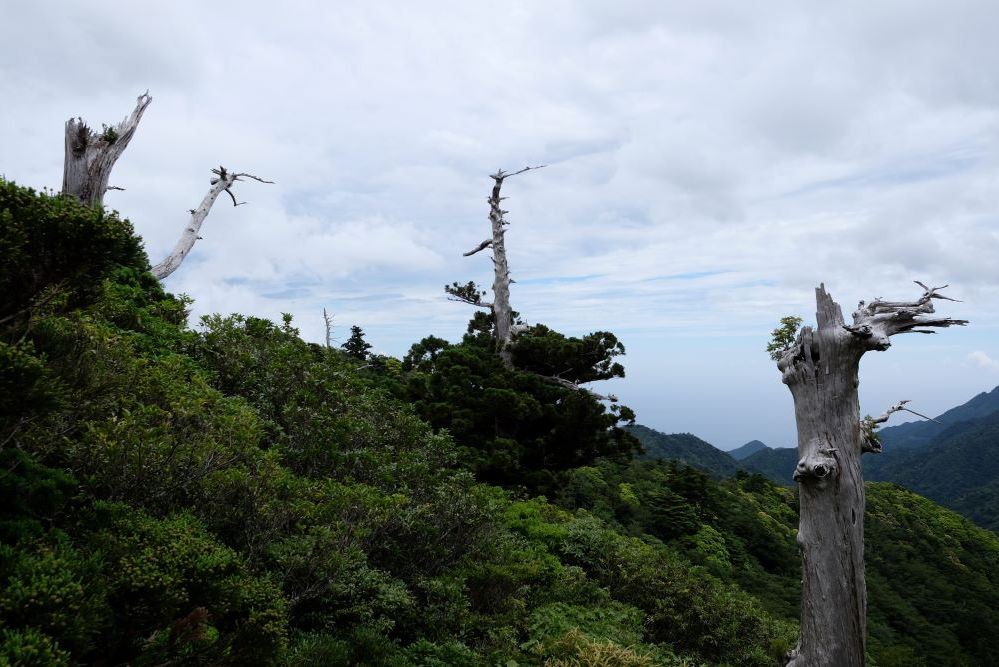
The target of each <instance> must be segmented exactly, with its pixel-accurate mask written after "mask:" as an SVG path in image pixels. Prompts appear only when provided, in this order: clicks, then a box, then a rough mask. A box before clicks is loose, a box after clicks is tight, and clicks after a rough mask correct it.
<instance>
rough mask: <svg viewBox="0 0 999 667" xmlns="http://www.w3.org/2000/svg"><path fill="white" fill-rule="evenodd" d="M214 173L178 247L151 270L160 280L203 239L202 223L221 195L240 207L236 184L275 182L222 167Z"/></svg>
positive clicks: (213, 170)
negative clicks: (239, 182)
mask: <svg viewBox="0 0 999 667" xmlns="http://www.w3.org/2000/svg"><path fill="white" fill-rule="evenodd" d="M212 173H213V174H215V178H213V179H212V180H211V188H209V190H208V194H206V195H205V198H204V199H202V200H201V205H200V206H198V208H196V209H192V210H191V220H190V222H189V223H188V224H187V226H186V227H185V228H184V231H183V232H182V233H181V235H180V240H179V241H177V245H175V246H174V248H173V250H171V251H170V254H169V255H167V256H166V258H165V259H164V260H163V261H162V262H160V263H159V264H157V265H156V266H154V267H153V268H152V269H151V271H152V274H153V275H154V276H156V278H158V279H159V280H163V279H164V278H166V277H167V276H169V275H170V274H171V273H173V272H174V271H176V270H177V267H178V266H180V264H181V262H183V261H184V258H185V257H187V253H189V252H190V251H191V248H193V247H194V244H195V242H196V241H197V240H198V239H199V238H201V237H200V236H198V232H199V231H200V230H201V223H203V222H204V221H205V218H207V217H208V213H209V212H210V211H211V210H212V205H213V204H214V203H215V200H216V199H218V196H219V195H220V194H222V193H223V192H227V193H228V194H229V196H230V197H231V198H232V201H233V205H234V206H239V204H238V203H237V202H236V196H235V195H234V194H233V193H232V190H231V189H230V188H232V186H233V184H234V183H236V182H238V181H240V180H242V179H244V178H250V179H253V180H254V181H258V182H260V183H273V182H274V181H268V180H265V179H263V178H260V177H259V176H254V175H253V174H246V173H236V172H230V171H227V170H226V168H225V167H222V166H220V167H219V168H218V169H212Z"/></svg>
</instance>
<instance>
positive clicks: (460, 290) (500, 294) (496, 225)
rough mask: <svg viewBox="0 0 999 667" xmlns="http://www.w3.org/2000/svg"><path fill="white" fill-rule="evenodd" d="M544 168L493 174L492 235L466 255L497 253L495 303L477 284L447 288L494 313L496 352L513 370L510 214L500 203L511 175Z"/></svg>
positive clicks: (490, 205) (454, 296)
mask: <svg viewBox="0 0 999 667" xmlns="http://www.w3.org/2000/svg"><path fill="white" fill-rule="evenodd" d="M542 167H544V165H540V166H537V167H524V168H523V169H521V170H520V171H515V172H513V173H507V172H505V171H503V170H502V169H500V170H499V171H497V172H496V173H495V174H491V175H490V178H492V179H493V189H492V192H491V193H490V195H489V198H488V199H487V200H486V201H488V202H489V225H490V227H491V228H492V236H491V237H490V238H488V239H486V240H485V241H483V242H482V243H480V244H479V245H477V246H475V247H474V248H472V249H471V250H469V251H468V252H466V253H463V255H464V256H465V257H471V256H472V255H474V254H475V253H477V252H479V251H481V250H485V249H486V248H491V249H492V251H493V301H492V303H488V304H487V303H486V302H483V301H482V300H481V296H482V293H480V292H477V291H476V289H475V286H474V284H473V283H469V284H468V285H464V286H459V285H457V284H455V285H452V286H449V287H445V288H444V289H445V290H446V291H447V292H448V294H450V295H451V296H452V297H453V298H455V299H456V300H458V301H464V302H466V303H471V304H472V305H474V306H479V307H488V308H489V309H490V310H491V311H492V313H493V320H494V322H495V323H494V326H495V327H496V329H495V330H496V349H497V350H498V351H499V355H500V358H501V359H502V360H503V363H504V364H505V365H506V366H507V367H508V368H509V367H512V366H513V356H512V351H511V350H510V343H511V341H512V340H513V335H514V333H516V332H517V331H516V329H515V327H514V321H513V308H512V307H511V306H510V283H511V282H512V281H511V280H510V265H509V264H508V263H507V259H506V242H505V240H504V236H505V235H506V226H507V225H509V224H510V223H508V222H507V221H506V220H505V219H504V218H503V216H504V215H505V214H507V213H509V211H504V210H503V209H502V208H501V207H500V204H501V203H502V201H503V200H504V199H506V197H501V196H500V191H501V190H502V189H503V181H505V180H506V179H507V178H510V177H511V176H516V175H518V174H523V173H524V172H525V171H531V170H532V169H541V168H542Z"/></svg>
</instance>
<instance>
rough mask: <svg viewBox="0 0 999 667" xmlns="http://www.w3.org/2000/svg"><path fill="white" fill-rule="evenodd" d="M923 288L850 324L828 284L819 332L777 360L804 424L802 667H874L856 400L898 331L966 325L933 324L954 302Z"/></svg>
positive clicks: (807, 332)
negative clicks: (940, 306) (868, 658)
mask: <svg viewBox="0 0 999 667" xmlns="http://www.w3.org/2000/svg"><path fill="white" fill-rule="evenodd" d="M917 284H919V285H920V287H922V288H923V289H924V290H925V292H924V293H923V295H922V297H920V298H919V299H918V300H917V301H914V302H888V301H882V300H880V299H875V300H874V301H872V302H871V303H870V304H866V305H865V303H864V302H863V301H861V302H860V305H859V306H858V308H857V311H856V312H855V313H853V324H851V325H847V324H845V323H844V321H843V314H842V311H841V310H840V307H839V305H838V304H837V303H835V302H834V301H833V300H832V297H830V296H829V294H828V293H826V291H825V287H824V286H821V285H820V286H819V287H818V288H817V289H816V290H815V298H816V307H817V312H816V321H817V325H818V326H817V328H816V329H815V330H813V329H812V328H811V327H803V328H802V329H801V331H800V332H799V333H798V336H797V339H796V340H795V343H794V345H792V346H791V347H790V348H789V349H787V350H786V351H785V352H784V353H783V355H782V356H781V358H780V359H779V361H778V362H777V367H778V369H779V370H780V371H781V374H782V379H783V382H784V384H786V385H787V386H788V388H789V389H790V390H791V395H792V396H793V397H794V412H795V420H796V422H797V427H798V457H799V460H798V465H797V467H796V468H795V471H794V479H795V480H797V481H798V484H799V490H800V509H801V518H800V526H799V529H798V545H799V547H800V549H801V558H802V599H801V630H800V636H799V640H798V646H797V647H796V648H795V649H794V650H793V651H791V653H790V655H789V656H788V660H789V662H788V663H787V664H789V665H792V666H794V667H805V666H807V667H817V666H825V665H835V666H837V667H852V666H855V665H864V663H865V650H866V623H867V588H866V582H865V578H864V506H865V497H864V480H863V477H862V474H861V466H860V457H861V453H862V451H863V450H864V448H865V447H864V446H865V445H866V444H868V443H866V438H864V437H863V435H862V428H861V420H860V418H859V410H860V408H859V402H858V398H857V384H858V376H857V372H858V368H859V365H860V358H861V356H863V354H864V353H865V352H867V351H868V350H885V349H887V348H888V347H889V346H890V345H891V343H890V341H889V337H890V336H893V335H895V334H899V333H909V332H919V333H934V332H933V331H929V330H926V329H918V328H917V327H948V326H952V325H963V324H967V321H966V320H954V319H949V318H933V317H927V315H929V314H931V313H933V312H934V311H933V303H932V300H933V299H947V297H944V296H941V295H939V294H937V290H940V289H943V288H942V287H934V288H929V287H926V286H925V285H923V284H922V283H918V282H917ZM948 300H951V301H954V299H948ZM893 407H894V406H893ZM899 409H904V408H903V407H900V408H899ZM888 414H890V412H889V413H887V414H886V415H884V417H885V419H887V417H888ZM877 419H880V417H879V418H877Z"/></svg>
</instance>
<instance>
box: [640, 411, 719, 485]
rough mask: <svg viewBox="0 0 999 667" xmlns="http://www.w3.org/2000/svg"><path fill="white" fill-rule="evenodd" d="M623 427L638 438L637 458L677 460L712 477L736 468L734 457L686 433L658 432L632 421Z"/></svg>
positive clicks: (717, 476)
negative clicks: (639, 448) (639, 443)
mask: <svg viewBox="0 0 999 667" xmlns="http://www.w3.org/2000/svg"><path fill="white" fill-rule="evenodd" d="M626 430H627V431H628V432H629V433H631V434H632V435H633V436H635V437H636V438H638V441H639V442H641V443H642V449H644V450H645V453H644V454H642V455H641V456H639V458H641V459H646V460H651V459H665V460H669V461H680V462H682V463H686V464H687V465H689V466H690V467H692V468H697V469H698V470H703V471H704V472H706V473H708V474H709V475H711V476H713V477H716V478H719V479H720V478H725V477H731V476H732V475H734V474H735V473H736V472H737V471H738V470H739V465H738V464H737V463H736V461H735V459H733V458H732V457H731V456H729V455H728V454H726V453H725V452H723V451H722V450H720V449H718V448H717V447H715V446H714V445H712V444H710V443H707V442H705V441H703V440H701V439H700V438H698V437H697V436H695V435H691V434H690V433H669V434H667V433H660V432H659V431H656V430H654V429H651V428H649V427H647V426H642V425H640V424H636V425H634V426H628V427H626Z"/></svg>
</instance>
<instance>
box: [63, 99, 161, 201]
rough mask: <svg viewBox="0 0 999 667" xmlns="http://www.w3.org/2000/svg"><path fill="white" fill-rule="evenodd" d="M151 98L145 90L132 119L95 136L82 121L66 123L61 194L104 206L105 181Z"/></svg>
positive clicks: (130, 138)
mask: <svg viewBox="0 0 999 667" xmlns="http://www.w3.org/2000/svg"><path fill="white" fill-rule="evenodd" d="M152 101H153V98H152V97H150V96H149V91H148V90H147V91H146V92H145V93H143V94H142V95H139V98H138V100H137V101H136V104H135V109H134V110H133V111H132V113H131V115H130V116H129V117H128V118H126V119H125V120H123V121H121V122H120V123H118V124H117V125H115V126H113V127H107V126H105V127H104V130H103V131H102V132H101V133H100V134H97V133H96V132H94V131H93V130H91V129H90V128H89V127H87V125H86V124H84V122H83V119H82V118H76V119H73V118H70V119H69V120H68V121H66V156H65V159H64V161H63V168H62V193H63V194H65V195H71V196H73V197H76V198H77V199H79V200H80V201H81V202H82V203H84V204H86V205H87V206H94V205H96V204H102V203H103V202H104V193H105V192H107V191H108V189H109V188H108V177H110V176H111V169H112V168H113V167H114V163H115V162H117V161H118V158H119V157H121V154H122V153H123V152H125V149H126V148H127V147H128V142H129V141H131V140H132V135H134V134H135V128H136V127H138V126H139V120H140V119H141V118H142V114H143V112H145V110H146V107H148V106H149V103H150V102H152Z"/></svg>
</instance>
